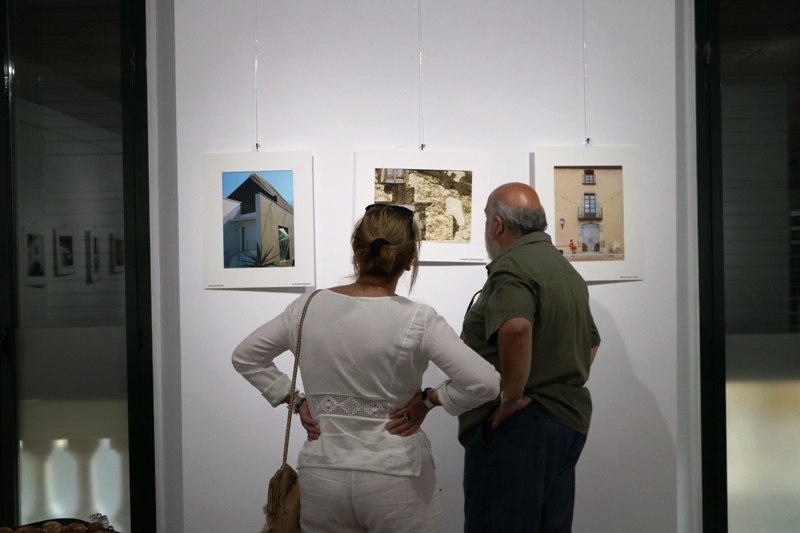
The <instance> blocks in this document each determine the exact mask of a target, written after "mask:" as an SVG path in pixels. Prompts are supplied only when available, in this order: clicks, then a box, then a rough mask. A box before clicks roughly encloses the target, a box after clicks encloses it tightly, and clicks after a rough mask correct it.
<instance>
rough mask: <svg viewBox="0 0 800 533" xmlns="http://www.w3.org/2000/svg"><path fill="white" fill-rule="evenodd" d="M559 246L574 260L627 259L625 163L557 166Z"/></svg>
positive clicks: (554, 224)
mask: <svg viewBox="0 0 800 533" xmlns="http://www.w3.org/2000/svg"><path fill="white" fill-rule="evenodd" d="M553 174H554V182H555V183H554V187H555V220H548V224H549V226H550V227H551V228H555V243H554V244H555V245H556V247H557V248H558V249H559V250H561V252H562V253H563V254H564V256H565V257H566V258H567V259H569V260H570V261H608V260H611V261H622V260H624V259H625V238H624V237H625V235H624V228H625V224H624V222H625V217H624V210H623V194H622V185H623V181H622V180H623V178H622V167H621V166H594V167H586V166H582V167H555V169H554V173H553Z"/></svg>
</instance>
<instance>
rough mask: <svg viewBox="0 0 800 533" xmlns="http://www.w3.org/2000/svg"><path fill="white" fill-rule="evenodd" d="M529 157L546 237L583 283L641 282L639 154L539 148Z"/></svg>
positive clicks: (618, 149) (616, 149) (623, 150)
mask: <svg viewBox="0 0 800 533" xmlns="http://www.w3.org/2000/svg"><path fill="white" fill-rule="evenodd" d="M530 157H531V163H530V168H531V184H532V185H533V186H534V188H535V189H536V191H537V192H538V193H539V198H540V200H541V202H542V206H543V207H544V209H545V213H546V215H547V223H548V230H547V233H549V234H550V236H551V238H552V239H553V244H555V246H556V248H558V249H559V250H560V251H561V253H563V254H564V257H566V258H567V259H568V260H569V261H570V263H572V265H573V266H574V267H575V269H576V270H577V271H578V272H579V273H580V274H581V275H582V276H583V278H584V279H585V280H586V281H622V280H641V279H643V275H644V273H643V263H644V261H643V257H644V256H643V250H642V246H643V242H642V205H641V201H642V200H641V181H640V167H639V151H638V149H637V148H633V147H611V148H594V147H581V148H564V147H542V148H537V149H536V150H535V151H534V152H533V153H532V154H531V156H530Z"/></svg>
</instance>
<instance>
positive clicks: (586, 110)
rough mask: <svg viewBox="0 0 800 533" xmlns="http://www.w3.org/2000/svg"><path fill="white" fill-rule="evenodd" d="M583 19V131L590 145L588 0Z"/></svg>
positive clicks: (584, 0)
mask: <svg viewBox="0 0 800 533" xmlns="http://www.w3.org/2000/svg"><path fill="white" fill-rule="evenodd" d="M581 5H582V10H583V13H582V19H583V133H584V136H585V138H586V140H585V141H584V143H583V144H584V146H589V145H590V144H591V143H592V139H591V137H590V136H589V52H588V50H587V48H586V0H582V1H581Z"/></svg>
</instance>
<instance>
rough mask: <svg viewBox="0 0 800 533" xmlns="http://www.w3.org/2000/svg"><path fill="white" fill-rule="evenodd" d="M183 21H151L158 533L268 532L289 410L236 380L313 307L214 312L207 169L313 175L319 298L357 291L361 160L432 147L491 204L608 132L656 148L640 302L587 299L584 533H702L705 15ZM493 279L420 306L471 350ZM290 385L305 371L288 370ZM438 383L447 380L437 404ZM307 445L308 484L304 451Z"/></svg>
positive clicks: (262, 15)
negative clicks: (694, 452) (538, 162)
mask: <svg viewBox="0 0 800 533" xmlns="http://www.w3.org/2000/svg"><path fill="white" fill-rule="evenodd" d="M165 4H166V3H164V2H158V3H157V2H155V1H151V3H150V7H151V8H152V9H151V10H150V13H149V19H150V22H149V24H150V37H149V43H150V50H149V55H150V60H149V71H148V73H149V75H150V82H151V85H152V89H151V94H150V105H151V124H150V128H151V143H152V146H151V175H152V178H151V179H152V182H153V184H152V186H151V193H152V197H153V198H152V204H153V206H152V209H153V254H154V263H153V264H154V291H155V294H154V304H155V309H154V317H155V329H156V357H157V369H158V370H157V376H156V379H157V383H156V386H157V391H158V392H157V399H156V400H157V409H158V411H159V412H158V418H159V420H158V422H159V428H158V439H159V442H158V447H159V450H158V453H159V462H160V467H161V469H160V476H161V482H160V486H159V491H160V494H159V505H160V513H161V516H160V526H159V530H162V528H168V529H170V530H183V531H215V530H225V531H257V530H258V528H260V526H261V525H262V524H263V515H262V514H261V506H262V505H263V504H264V502H265V498H266V493H267V483H268V480H269V477H270V476H271V475H272V473H273V472H274V471H275V469H276V468H277V467H278V466H279V463H280V458H281V457H280V456H281V452H282V445H283V431H284V423H285V411H284V410H282V409H280V410H279V409H275V410H273V409H272V408H271V407H270V406H269V405H268V404H267V402H266V401H265V400H263V399H262V398H261V397H260V396H259V394H258V393H257V391H256V390H255V389H253V388H252V387H251V386H250V385H249V384H248V383H247V382H246V381H245V380H244V379H242V378H241V377H240V376H239V375H238V374H236V372H235V371H234V370H233V368H232V366H231V363H230V354H231V351H232V350H233V348H234V347H235V346H236V345H237V344H238V342H239V341H240V340H241V339H242V338H243V337H244V336H245V335H247V334H248V333H249V332H250V331H252V330H253V329H254V328H256V327H257V326H259V325H260V324H261V323H263V322H265V321H266V320H268V319H270V318H272V317H274V316H275V315H276V314H277V313H279V312H280V311H282V310H283V308H284V307H285V306H286V305H288V304H289V303H290V302H291V301H292V300H294V299H295V298H296V297H297V296H298V295H299V294H300V292H298V290H292V289H285V290H204V289H203V245H204V242H203V232H202V230H201V228H202V226H203V184H202V168H201V154H203V153H207V152H248V151H252V150H254V145H255V143H256V132H257V135H258V142H259V143H260V144H261V146H262V148H261V149H262V151H286V150H310V151H311V152H312V153H313V157H314V214H315V224H314V228H315V237H316V246H315V249H316V280H317V286H318V287H327V286H331V285H336V284H340V283H343V282H347V281H348V275H349V274H350V273H351V266H350V253H349V235H350V231H351V228H352V224H353V221H354V217H353V212H354V208H355V209H356V210H361V209H363V206H360V205H359V206H354V205H353V197H354V192H355V191H354V180H353V176H354V152H355V151H356V150H359V149H389V150H393V149H405V150H416V149H418V146H419V144H420V142H421V140H422V141H424V143H425V145H426V150H429V151H481V152H488V153H489V154H490V155H491V160H492V168H491V184H490V189H491V188H494V187H495V186H497V185H499V184H502V183H505V182H508V181H528V179H529V153H530V152H531V151H533V149H534V147H536V146H572V147H579V146H581V145H582V143H583V140H584V138H585V137H586V136H587V133H588V136H589V137H591V139H592V145H593V146H598V147H602V146H638V147H640V150H641V152H640V154H641V165H640V167H641V169H642V170H643V172H642V174H641V176H639V177H640V179H641V183H642V197H641V202H642V207H643V209H642V212H643V216H642V220H641V227H642V231H643V236H644V280H643V281H638V282H625V283H597V284H593V285H592V286H591V287H590V292H591V298H592V310H593V312H594V316H595V320H596V322H597V324H598V327H599V328H600V332H601V335H602V338H603V342H602V346H601V349H600V352H599V353H598V356H597V360H596V362H595V365H594V367H593V369H592V375H591V379H590V381H589V383H588V386H589V388H590V390H591V391H592V394H593V398H594V406H595V407H594V409H595V410H594V418H593V422H592V428H591V430H590V433H589V438H588V442H587V445H586V448H585V451H584V454H583V457H582V459H581V461H580V463H579V465H578V492H577V501H576V514H575V527H574V530H575V531H576V532H592V533H598V532H599V533H602V532H609V533H612V532H613V533H624V532H631V533H641V532H643V531H647V532H672V531H676V530H679V529H680V530H687V531H688V530H690V529H686V528H687V527H689V526H687V525H686V524H689V523H692V522H693V521H695V520H696V518H694V514H695V511H693V509H692V507H693V505H694V504H696V503H697V502H694V503H693V500H692V496H691V493H692V491H693V490H694V489H693V488H692V487H693V481H692V479H690V478H691V476H690V473H691V471H692V469H693V468H694V466H693V464H692V461H691V457H688V456H687V455H686V450H687V449H688V448H691V444H692V438H693V437H692V436H691V435H690V433H691V424H692V422H691V417H690V416H688V415H689V414H691V413H690V411H691V407H692V406H691V405H690V402H689V401H688V400H687V399H686V398H687V394H686V393H687V390H688V392H691V390H689V389H690V388H691V383H692V382H693V380H694V379H695V378H696V376H695V375H694V364H693V362H692V360H691V354H692V351H693V346H694V343H693V341H692V339H691V332H692V331H693V329H694V327H695V325H694V324H693V323H692V321H691V320H690V319H687V316H689V317H691V316H692V314H691V309H692V308H693V306H694V305H696V300H694V299H693V298H692V297H691V295H688V296H687V290H689V289H687V285H691V283H690V282H691V280H692V279H693V277H694V274H693V273H694V272H695V270H694V267H693V266H692V265H691V264H689V263H687V261H690V260H691V253H692V249H691V246H689V247H688V249H687V245H686V238H687V236H689V235H691V234H693V233H694V226H693V222H691V220H690V221H688V222H687V218H686V217H687V214H686V210H687V206H689V205H691V199H692V195H691V182H690V181H687V180H690V177H687V176H689V175H690V174H691V170H690V168H691V167H692V165H687V164H683V165H682V164H681V161H683V159H685V158H687V157H689V154H687V153H685V152H686V149H685V144H686V143H685V138H684V134H685V132H686V131H688V130H689V129H690V128H691V127H693V126H692V124H693V123H692V120H691V117H686V116H682V114H683V113H684V111H685V109H686V108H688V107H689V106H690V105H692V106H693V96H691V95H687V94H688V91H689V90H690V88H691V85H690V84H687V83H686V82H685V81H684V82H682V81H681V79H682V77H683V76H684V74H685V70H686V69H685V64H684V61H685V57H684V56H685V55H687V54H686V50H685V48H686V43H685V42H684V41H686V40H687V39H686V37H687V35H688V37H689V39H688V40H689V41H690V40H691V30H689V29H687V24H690V22H687V21H686V20H685V19H690V18H691V17H689V16H687V13H686V9H687V8H686V7H685V6H686V4H687V2H684V1H683V0H679V1H677V2H675V1H666V0H648V1H641V0H615V1H609V0H585V1H581V0H568V1H559V2H555V1H545V0H537V1H527V2H521V1H518V0H495V1H492V2H487V1H478V0H422V1H421V2H417V1H412V0H403V1H399V0H397V1H379V2H376V1H368V0H339V1H336V2H320V1H313V0H296V1H292V2H288V1H279V0H226V1H224V2H223V1H221V0H192V1H189V0H174V2H173V3H171V4H169V6H168V7H165ZM420 6H421V12H420V10H419V9H420ZM584 15H585V24H584ZM420 22H421V32H420V31H418V30H419V28H420ZM256 31H257V34H258V42H257V47H256V44H255V33H256ZM687 32H688V33H687ZM420 35H421V40H420ZM676 36H677V37H676ZM584 42H585V45H586V48H585V50H586V55H584ZM420 43H421V57H422V76H421V86H420V84H419V80H420V76H419V70H420ZM256 48H257V56H258V61H257V65H258V68H257V72H258V75H257V79H255V80H254V66H255V62H254V55H255V51H256ZM162 53H163V54H165V55H164V56H162V55H161V54H162ZM173 54H174V55H173ZM585 58H588V61H586V62H585ZM585 66H588V68H586V69H585V68H584V67H585ZM587 73H588V78H585V77H584V75H585V74H587ZM676 80H678V81H677V82H676ZM585 81H588V83H584V82H585ZM587 87H588V91H587ZM254 93H256V94H257V111H256V98H255V96H254ZM420 95H421V100H420ZM585 96H586V98H584V97H585ZM420 101H421V104H422V108H421V111H422V112H421V113H420V107H419V106H420ZM585 102H586V103H585ZM679 106H681V107H679ZM587 110H588V117H587ZM420 115H421V116H422V126H421V123H420ZM587 118H588V120H587ZM587 124H588V130H587ZM684 163H685V161H684ZM626 201H628V199H626ZM483 202H484V199H476V208H482V205H483ZM550 223H551V224H553V223H555V221H550ZM476 230H477V231H476V234H477V235H476V236H478V237H479V233H480V231H479V230H480V228H476ZM484 279H485V269H484V268H483V266H480V265H471V266H470V265H436V266H423V267H422V268H421V270H420V274H419V279H418V281H417V285H416V287H415V289H414V291H413V293H412V294H411V297H412V298H414V299H417V300H420V301H423V302H425V303H428V304H431V305H433V306H434V307H435V308H436V309H437V310H438V311H439V312H440V313H441V314H442V315H443V316H444V317H445V318H446V319H447V320H448V321H449V322H450V323H451V325H452V326H453V327H454V328H455V329H456V331H460V328H461V319H462V317H463V314H464V311H465V310H466V306H467V303H468V301H469V298H470V296H471V295H472V294H473V293H474V292H475V291H477V290H478V289H480V287H481V285H482V283H483V281H484ZM401 290H406V288H405V287H401ZM279 366H280V367H281V368H283V369H284V370H286V371H289V370H290V369H291V358H290V357H289V356H288V355H287V356H284V357H283V358H281V360H279ZM441 378H442V375H441V373H440V372H439V371H438V370H437V369H435V368H431V369H430V370H429V371H428V374H427V375H426V379H425V384H426V385H428V384H434V383H436V382H438V380H440V379H441ZM456 427H457V421H456V420H455V419H453V418H451V417H449V416H448V415H446V413H444V412H443V411H442V410H441V409H438V410H436V411H434V412H433V413H432V414H431V415H430V416H429V417H428V419H427V420H426V421H425V424H424V426H423V428H424V430H425V431H426V432H427V433H428V435H429V436H430V438H431V441H432V443H433V451H434V457H435V461H436V465H437V475H438V479H439V484H440V487H441V489H442V495H443V502H444V521H445V531H446V532H456V531H461V528H462V504H463V499H462V494H461V492H462V490H461V482H462V460H463V451H462V448H461V446H460V445H459V443H458V441H457V440H456ZM294 429H295V431H294V435H293V438H292V446H293V448H292V452H291V454H290V457H291V458H292V463H294V462H295V461H296V454H297V450H298V449H299V447H300V445H301V442H302V438H303V437H302V435H301V428H300V426H299V424H298V425H297V426H295V428H294ZM687 472H688V473H687ZM679 487H680V488H679ZM687 502H688V503H687Z"/></svg>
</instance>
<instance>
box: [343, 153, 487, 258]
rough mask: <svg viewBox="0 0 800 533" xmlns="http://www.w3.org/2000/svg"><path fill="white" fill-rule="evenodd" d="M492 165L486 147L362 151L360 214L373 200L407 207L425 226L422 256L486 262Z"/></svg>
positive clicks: (357, 210)
mask: <svg viewBox="0 0 800 533" xmlns="http://www.w3.org/2000/svg"><path fill="white" fill-rule="evenodd" d="M490 167H491V159H490V157H489V154H487V153H480V152H425V151H400V150H385V151H380V150H363V151H357V152H356V194H355V204H354V217H355V219H356V220H357V219H358V218H360V217H361V216H362V215H363V214H364V208H365V207H366V206H368V205H370V204H376V203H385V204H392V205H401V206H404V207H407V208H408V209H410V210H411V211H412V212H413V213H414V218H415V220H416V221H417V223H418V224H419V226H420V228H421V230H422V244H421V247H420V258H419V259H420V261H421V262H427V263H485V262H486V261H487V256H486V249H485V246H484V239H483V228H484V215H483V208H484V205H485V203H486V198H487V197H488V195H489V191H488V183H489V172H490Z"/></svg>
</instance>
